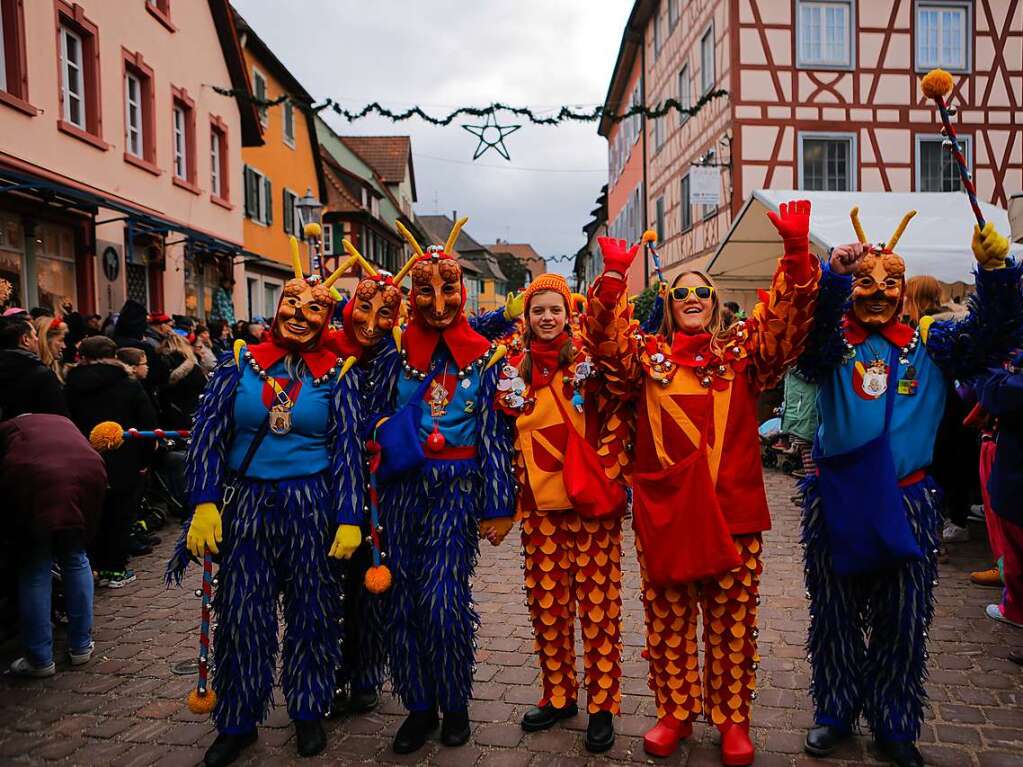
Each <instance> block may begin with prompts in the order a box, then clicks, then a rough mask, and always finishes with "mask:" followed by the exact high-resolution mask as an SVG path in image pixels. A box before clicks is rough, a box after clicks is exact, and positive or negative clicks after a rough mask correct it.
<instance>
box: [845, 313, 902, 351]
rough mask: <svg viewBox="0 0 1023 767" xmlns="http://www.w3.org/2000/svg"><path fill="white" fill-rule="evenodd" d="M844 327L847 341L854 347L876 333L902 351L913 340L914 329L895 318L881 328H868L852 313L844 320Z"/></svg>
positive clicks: (847, 314)
mask: <svg viewBox="0 0 1023 767" xmlns="http://www.w3.org/2000/svg"><path fill="white" fill-rule="evenodd" d="M842 325H843V329H844V330H845V337H846V340H848V341H849V343H851V344H852V345H853V346H859V345H860V344H862V343H863V342H864V341H866V340H867V338H869V337H870V334H871V333H875V332H876V333H880V334H881V335H882V336H883V337H884V338H885V339H886V340H887V341H889V342H890V343H891V344H892V345H894V346H898V347H899V348H900V349H901V348H902V347H903V346H905V345H906V344H908V343H909V342H910V341H911V340H912V338H913V328H911V327H910V326H909V325H907V324H906V323H904V322H899V321H898V320H897V319H896V318H895V317H892V318H891V319H890V320H888V322H886V323H885V324H884V325H882V326H881V327H879V328H868V327H867V326H866V325H864V324H863V323H862V322H860V321H859V320H858V319H856V316H855V315H854V314H853V313H852V312H851V311H850V312H847V313H846V315H845V317H844V318H843V320H842Z"/></svg>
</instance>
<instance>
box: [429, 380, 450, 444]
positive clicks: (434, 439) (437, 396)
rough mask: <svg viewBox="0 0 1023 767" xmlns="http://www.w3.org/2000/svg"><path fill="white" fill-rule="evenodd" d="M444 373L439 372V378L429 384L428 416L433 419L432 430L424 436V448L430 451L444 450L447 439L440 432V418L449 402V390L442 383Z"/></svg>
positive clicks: (444, 413)
mask: <svg viewBox="0 0 1023 767" xmlns="http://www.w3.org/2000/svg"><path fill="white" fill-rule="evenodd" d="M445 373H447V370H446V369H445V370H444V373H442V374H441V380H439V381H433V383H431V384H430V398H429V400H428V401H429V404H430V417H431V418H432V419H433V431H432V432H430V436H428V437H427V438H426V449H427V450H429V451H430V452H431V453H440V452H442V451H443V450H444V447H445V445H447V440H446V439H445V438H444V435H443V434H441V432H440V419H441V418H443V417H444V416H445V415H447V412H448V410H447V407H448V404H449V403H450V402H451V400H450V397H451V392H450V391H448V387H447V386H446V385H445V383H444V374H445Z"/></svg>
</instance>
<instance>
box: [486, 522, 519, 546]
mask: <svg viewBox="0 0 1023 767" xmlns="http://www.w3.org/2000/svg"><path fill="white" fill-rule="evenodd" d="M514 525H515V519H514V518H513V517H498V518H497V519H483V520H480V538H486V539H487V540H488V541H490V545H491V546H500V545H501V541H503V540H504V538H505V536H506V535H508V532H509V531H510V530H511V529H512V527H513V526H514Z"/></svg>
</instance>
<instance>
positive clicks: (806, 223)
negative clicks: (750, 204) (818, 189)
mask: <svg viewBox="0 0 1023 767" xmlns="http://www.w3.org/2000/svg"><path fill="white" fill-rule="evenodd" d="M767 217H768V218H770V219H771V223H772V224H774V228H775V229H777V230H778V234H780V235H781V238H782V240H783V241H784V243H785V255H787V256H788V255H803V254H805V253H806V252H808V251H809V249H810V201H809V200H794V201H793V202H789V203H782V204H781V207H780V208H779V212H778V213H775V212H774V211H773V210H769V211H767Z"/></svg>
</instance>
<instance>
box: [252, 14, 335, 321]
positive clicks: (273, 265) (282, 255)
mask: <svg viewBox="0 0 1023 767" xmlns="http://www.w3.org/2000/svg"><path fill="white" fill-rule="evenodd" d="M235 25H236V27H237V29H238V35H239V38H240V40H241V43H242V50H243V52H244V56H245V65H246V68H247V70H248V76H249V82H250V83H251V84H252V92H253V94H254V95H255V97H256V98H257V99H265V100H268V101H273V100H275V99H279V98H281V97H282V96H284V97H286V99H285V100H284V101H283V102H281V103H280V104H277V105H273V106H265V107H262V108H260V109H259V119H260V125H261V126H262V130H263V142H264V143H263V145H262V146H259V147H251V148H244V149H243V150H242V163H243V169H242V187H243V189H242V190H241V192H240V195H239V197H240V199H241V201H242V203H243V204H244V223H243V239H244V243H245V250H246V251H248V254H249V255H248V257H247V259H246V263H245V273H244V280H245V284H244V290H243V291H242V292H243V293H244V296H245V299H244V303H243V305H242V306H239V307H236V309H237V312H236V313H237V314H238V316H239V317H247V318H252V317H271V316H273V314H274V311H275V310H276V307H277V301H278V299H279V298H280V293H281V289H282V288H283V285H284V282H286V281H287V279H288V277H289V276H290V275H291V274H292V269H291V251H290V246H289V240H288V238H289V237H290V236H292V235H294V236H295V237H298V238H300V239H301V238H302V224H303V221H302V219H301V215H300V213H299V209H298V208H297V205H296V204H297V202H298V201H299V200H300V199H301V198H302V197H303V196H305V194H306V192H307V191H311V193H312V195H313V196H314V197H316V198H317V199H318V200H320V201H323V200H324V199H325V193H324V190H323V184H322V172H321V170H320V164H319V144H318V142H317V139H316V127H315V123H314V118H313V116H312V114H311V112H310V111H309V109H308V107H310V106H311V105H312V102H313V99H312V96H311V95H310V94H309V93H308V92H307V91H306V90H305V88H303V87H302V85H301V84H300V83H299V82H298V81H297V80H296V79H295V77H294V76H293V75H292V74H291V73H290V72H289V71H288V69H287V68H286V67H285V66H284V64H283V63H282V62H281V61H280V59H278V58H277V56H276V55H275V54H274V53H273V52H272V51H271V50H270V48H269V47H268V46H267V45H266V43H264V42H263V40H262V39H260V37H259V36H258V34H256V32H255V31H254V30H253V29H252V27H251V26H250V25H249V24H248V23H247V22H246V21H245V20H244V19H243V18H241V17H240V16H239V15H238V14H237V13H236V14H235ZM308 246H309V244H308V243H305V242H303V243H302V244H301V247H302V250H303V254H305V253H306V252H307V250H308ZM306 266H307V268H308V267H309V264H308V262H307V263H306Z"/></svg>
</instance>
